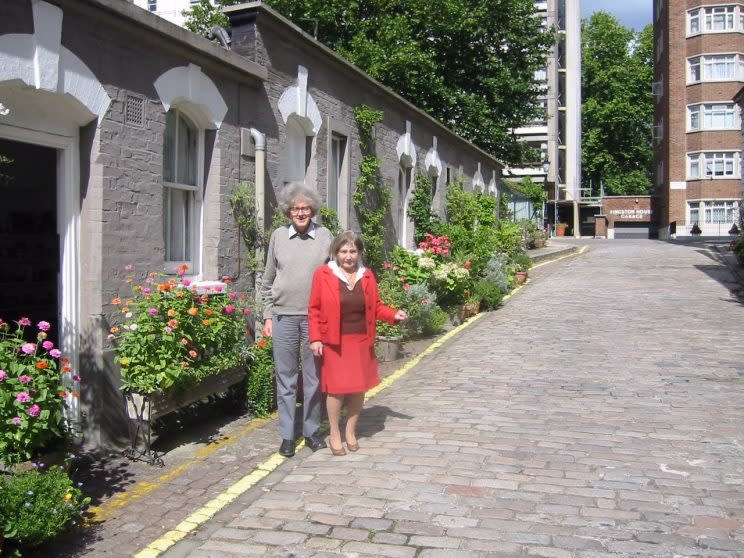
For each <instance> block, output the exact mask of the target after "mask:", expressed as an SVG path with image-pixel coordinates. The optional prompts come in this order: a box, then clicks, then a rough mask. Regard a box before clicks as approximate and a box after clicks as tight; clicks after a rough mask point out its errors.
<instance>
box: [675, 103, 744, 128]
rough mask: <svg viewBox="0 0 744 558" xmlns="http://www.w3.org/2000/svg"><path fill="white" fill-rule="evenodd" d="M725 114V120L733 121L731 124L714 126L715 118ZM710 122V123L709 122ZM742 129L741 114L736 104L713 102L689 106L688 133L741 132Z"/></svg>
mask: <svg viewBox="0 0 744 558" xmlns="http://www.w3.org/2000/svg"><path fill="white" fill-rule="evenodd" d="M721 113H723V119H724V120H726V119H728V118H730V119H731V123H730V124H729V125H726V124H725V122H724V125H723V126H714V125H713V118H714V116H715V115H716V114H719V115H720V114H721ZM709 121H710V122H709ZM740 127H741V113H740V111H739V107H738V105H737V104H736V103H733V102H731V103H729V102H725V101H724V102H713V103H695V104H692V105H687V131H688V132H701V131H706V130H739V129H740Z"/></svg>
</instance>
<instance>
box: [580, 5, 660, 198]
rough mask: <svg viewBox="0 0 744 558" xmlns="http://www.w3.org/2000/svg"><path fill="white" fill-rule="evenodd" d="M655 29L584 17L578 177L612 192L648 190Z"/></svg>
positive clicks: (603, 16)
mask: <svg viewBox="0 0 744 558" xmlns="http://www.w3.org/2000/svg"><path fill="white" fill-rule="evenodd" d="M652 57H653V30H652V26H651V25H648V26H647V27H646V28H645V29H643V31H641V32H640V33H634V32H633V31H632V30H629V29H626V28H625V27H623V26H622V25H621V24H620V23H619V22H618V21H617V19H615V18H614V17H613V16H611V15H610V14H608V13H605V12H596V13H594V14H593V15H592V17H591V18H590V19H589V20H588V21H586V20H585V21H584V22H582V84H581V85H582V97H583V104H582V128H583V137H582V173H583V176H582V179H583V182H584V187H589V186H591V187H592V189H593V190H594V192H595V193H596V192H598V190H599V185H600V183H602V184H603V185H604V187H605V193H607V194H610V195H634V194H647V193H649V192H650V190H651V186H652V181H651V176H652V162H653V146H652V140H651V125H652V122H653V98H652V96H651V82H652V80H653V67H652Z"/></svg>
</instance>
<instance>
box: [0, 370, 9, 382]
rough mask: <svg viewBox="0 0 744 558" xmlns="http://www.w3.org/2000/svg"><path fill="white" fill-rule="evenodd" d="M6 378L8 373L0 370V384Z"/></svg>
mask: <svg viewBox="0 0 744 558" xmlns="http://www.w3.org/2000/svg"><path fill="white" fill-rule="evenodd" d="M7 377H8V373H7V372H6V371H5V370H0V382H2V381H3V380H5V378H7Z"/></svg>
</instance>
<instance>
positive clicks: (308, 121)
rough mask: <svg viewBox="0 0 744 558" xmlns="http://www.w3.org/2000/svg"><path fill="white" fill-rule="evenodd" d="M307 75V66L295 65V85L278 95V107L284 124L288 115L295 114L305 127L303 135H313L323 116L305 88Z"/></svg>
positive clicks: (318, 128) (317, 130)
mask: <svg viewBox="0 0 744 558" xmlns="http://www.w3.org/2000/svg"><path fill="white" fill-rule="evenodd" d="M307 77H308V72H307V68H305V67H304V66H297V85H293V86H291V87H287V89H285V90H284V92H283V93H282V95H281V97H279V101H278V107H279V113H280V114H281V115H282V120H284V123H285V124H286V123H287V121H288V120H289V117H290V116H292V115H295V116H296V117H298V118H297V120H298V121H299V122H300V123H301V124H302V127H303V128H304V129H305V135H307V136H315V135H317V134H318V132H319V131H320V127H321V125H322V124H323V118H322V117H321V115H320V110H318V105H317V104H316V103H315V99H313V96H312V95H311V94H310V93H309V92H308V90H307Z"/></svg>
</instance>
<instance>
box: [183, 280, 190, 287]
mask: <svg viewBox="0 0 744 558" xmlns="http://www.w3.org/2000/svg"><path fill="white" fill-rule="evenodd" d="M189 285H191V281H189V280H188V279H184V280H183V286H184V287H188V286H189Z"/></svg>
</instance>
